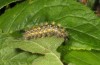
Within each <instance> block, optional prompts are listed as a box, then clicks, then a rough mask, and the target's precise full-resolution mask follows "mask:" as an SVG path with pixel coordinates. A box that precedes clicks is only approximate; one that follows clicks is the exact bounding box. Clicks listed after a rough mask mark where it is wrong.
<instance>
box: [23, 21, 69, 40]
mask: <svg viewBox="0 0 100 65" xmlns="http://www.w3.org/2000/svg"><path fill="white" fill-rule="evenodd" d="M50 36H56V37H62V38H64V39H66V38H67V36H68V34H67V33H66V31H65V29H64V28H63V27H61V25H60V24H58V25H55V23H54V22H53V23H51V24H48V23H45V24H42V25H39V26H34V27H32V28H30V29H29V30H26V31H25V33H24V34H23V37H24V39H26V40H29V39H32V38H33V39H37V38H43V37H50Z"/></svg>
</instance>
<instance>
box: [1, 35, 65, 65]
mask: <svg viewBox="0 0 100 65" xmlns="http://www.w3.org/2000/svg"><path fill="white" fill-rule="evenodd" d="M1 40H3V41H2V42H1V44H0V45H1V46H0V58H1V60H2V62H0V64H2V65H10V64H15V63H16V64H18V63H19V64H23V65H24V64H25V65H29V64H33V65H34V63H37V62H36V61H37V60H40V61H41V63H43V64H45V65H46V64H47V63H49V64H50V65H51V64H52V63H53V65H56V64H59V65H63V64H62V62H61V61H60V53H58V52H57V48H58V47H59V46H60V45H61V43H62V42H63V41H64V39H63V38H57V37H47V38H40V39H36V40H34V39H33V40H29V41H28V40H23V41H22V40H15V39H13V38H12V37H8V38H6V39H3V38H1ZM34 54H36V55H34ZM37 54H40V55H41V56H40V57H39V56H38V55H37ZM37 57H39V58H37ZM47 59H48V61H45V60H47ZM34 60H35V61H34ZM43 60H44V61H43ZM53 60H55V61H53ZM51 62H52V63H51ZM55 62H56V63H55ZM37 65H38V64H37ZM39 65H40V63H39Z"/></svg>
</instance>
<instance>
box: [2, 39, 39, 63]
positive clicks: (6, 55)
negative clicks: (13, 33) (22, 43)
mask: <svg viewBox="0 0 100 65" xmlns="http://www.w3.org/2000/svg"><path fill="white" fill-rule="evenodd" d="M11 40H13V39H12V38H0V42H1V43H0V65H19V64H21V65H31V64H32V62H33V60H34V59H36V58H38V56H37V55H33V54H32V53H29V52H25V51H22V50H20V49H17V48H16V46H18V44H15V43H13V42H11Z"/></svg>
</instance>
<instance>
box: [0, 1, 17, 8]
mask: <svg viewBox="0 0 100 65" xmlns="http://www.w3.org/2000/svg"><path fill="white" fill-rule="evenodd" d="M16 1H17V0H0V9H1V8H3V7H4V6H6V5H8V4H10V3H12V2H16Z"/></svg>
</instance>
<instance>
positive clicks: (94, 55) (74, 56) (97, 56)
mask: <svg viewBox="0 0 100 65" xmlns="http://www.w3.org/2000/svg"><path fill="white" fill-rule="evenodd" d="M64 62H67V63H71V64H73V65H100V51H70V52H69V53H67V54H66V55H65V56H64Z"/></svg>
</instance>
